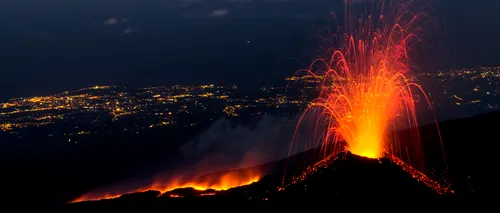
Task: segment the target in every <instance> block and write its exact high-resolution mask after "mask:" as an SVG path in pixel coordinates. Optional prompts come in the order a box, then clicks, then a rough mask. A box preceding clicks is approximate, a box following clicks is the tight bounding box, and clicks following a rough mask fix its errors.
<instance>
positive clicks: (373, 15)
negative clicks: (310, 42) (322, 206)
mask: <svg viewBox="0 0 500 213" xmlns="http://www.w3.org/2000/svg"><path fill="white" fill-rule="evenodd" d="M367 2H369V3H353V2H352V1H351V0H345V2H344V3H345V16H344V26H343V27H342V28H340V29H339V32H338V33H336V34H334V35H329V36H328V38H326V39H325V38H323V39H325V40H328V41H330V42H331V43H332V44H333V45H331V46H330V47H328V48H326V50H327V57H321V58H320V59H316V60H315V61H314V62H313V63H312V64H311V66H310V67H309V68H308V69H306V70H300V71H299V72H302V73H304V72H305V74H306V75H310V76H313V77H315V78H316V79H317V80H318V82H319V85H320V86H319V87H320V93H319V97H318V98H316V99H315V100H313V101H312V102H311V103H310V104H309V107H308V108H307V109H306V111H305V113H304V115H303V116H302V117H303V118H305V117H306V115H310V114H311V113H312V114H314V115H317V116H319V117H318V119H317V121H316V125H317V126H323V127H322V128H324V131H320V133H319V134H321V136H320V138H321V139H320V140H318V141H319V142H318V143H320V145H321V146H322V148H324V149H322V150H323V151H324V152H325V155H329V154H335V153H338V152H340V151H343V150H345V149H347V150H349V151H350V152H352V153H353V154H356V155H360V156H364V157H367V158H379V157H382V156H383V154H384V153H389V154H391V155H394V156H398V157H400V158H401V159H404V160H405V161H407V162H408V163H410V164H412V166H423V164H421V163H422V161H421V160H422V156H423V154H422V150H421V149H422V148H421V143H420V140H419V135H418V129H417V126H418V121H417V116H416V102H419V101H420V100H419V99H422V101H424V102H426V103H427V104H428V106H430V102H429V100H428V98H427V96H426V94H425V92H424V91H423V89H422V88H421V86H420V85H418V84H417V83H415V82H414V81H413V79H414V78H413V76H412V73H411V69H410V62H411V61H410V57H409V54H408V49H409V47H410V46H411V44H412V43H413V42H415V41H419V40H420V38H419V37H418V36H417V34H418V32H419V31H420V30H421V28H420V27H419V26H421V25H422V23H425V21H426V19H427V17H428V16H427V15H426V14H425V13H412V12H410V6H412V2H408V1H406V2H403V3H397V2H396V1H367ZM358 4H371V5H370V6H368V7H369V8H371V9H370V11H369V12H368V13H363V14H364V15H360V16H356V13H354V10H355V8H357V6H360V5H358ZM361 7H363V6H361ZM364 8H367V6H366V5H364ZM299 72H298V73H299ZM298 73H297V74H298ZM300 125H302V122H299V126H300ZM297 128H298V127H297ZM397 128H409V129H413V130H412V135H413V136H415V137H413V136H412V138H414V139H416V140H412V141H399V140H398V139H397V136H396V135H395V133H394V132H395V131H393V130H394V129H397ZM295 134H297V131H296V133H295Z"/></svg>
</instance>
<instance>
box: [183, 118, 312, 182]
mask: <svg viewBox="0 0 500 213" xmlns="http://www.w3.org/2000/svg"><path fill="white" fill-rule="evenodd" d="M297 122H298V116H296V117H292V118H290V117H279V116H271V115H266V116H264V117H262V118H261V119H259V120H258V121H256V122H251V123H250V124H246V125H245V124H235V123H234V122H233V121H231V120H228V119H226V118H222V119H220V120H218V121H216V122H214V123H213V124H212V125H211V126H210V127H209V128H208V129H207V130H206V131H205V132H204V133H202V134H200V135H199V136H197V137H196V138H195V139H193V140H191V141H189V142H187V143H186V144H184V145H183V146H181V147H180V152H181V153H182V154H183V156H185V157H186V158H189V159H196V160H195V161H198V162H199V163H197V164H196V167H197V168H196V169H197V170H198V171H200V170H203V168H209V169H210V170H224V169H233V168H239V167H248V166H254V165H259V164H263V163H267V162H271V161H275V160H279V159H283V158H285V157H287V156H288V155H289V154H295V153H297V152H301V151H305V149H306V148H310V147H303V149H293V150H291V151H292V152H290V153H289V148H290V142H291V141H292V137H293V133H294V131H295V127H296V125H297ZM200 172H209V171H200Z"/></svg>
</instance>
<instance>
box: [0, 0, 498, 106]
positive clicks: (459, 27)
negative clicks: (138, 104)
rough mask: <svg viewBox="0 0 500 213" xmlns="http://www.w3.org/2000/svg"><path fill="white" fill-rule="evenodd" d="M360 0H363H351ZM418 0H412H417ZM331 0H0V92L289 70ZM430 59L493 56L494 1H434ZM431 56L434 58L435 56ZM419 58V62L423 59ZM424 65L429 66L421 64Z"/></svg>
mask: <svg viewBox="0 0 500 213" xmlns="http://www.w3.org/2000/svg"><path fill="white" fill-rule="evenodd" d="M357 1H362V0H357ZM417 1H418V0H417ZM341 5H342V4H339V0H85V1H84V0H71V1H68V0H3V1H0V24H1V25H0V26H1V27H2V29H1V31H0V70H1V71H2V77H1V78H0V99H4V98H9V97H17V96H29V95H44V94H50V93H53V92H60V91H63V90H66V89H76V88H81V87H86V86H89V85H95V84H127V85H131V86H146V85H152V84H169V83H190V82H239V81H242V80H248V79H265V78H281V77H283V76H287V75H291V74H292V73H293V72H294V71H295V70H296V69H297V68H299V67H300V65H298V63H296V62H294V61H293V60H291V58H299V59H301V60H302V61H303V62H304V63H306V64H307V63H309V61H308V60H307V59H308V56H311V52H308V51H306V49H310V48H307V47H308V46H311V45H314V43H312V42H309V40H308V39H307V38H308V36H310V35H312V34H313V32H314V28H313V26H315V25H322V24H324V23H326V22H327V21H328V20H329V14H330V12H331V11H340V10H339V9H342V8H341ZM431 5H433V7H434V9H435V11H436V12H434V15H435V17H436V19H437V20H439V22H440V23H441V26H442V27H440V28H439V29H434V30H433V31H431V32H432V33H433V34H435V35H434V36H433V39H430V40H429V41H427V42H428V44H427V46H428V47H430V48H427V49H426V51H429V54H424V53H422V54H424V55H423V56H420V57H419V58H420V60H422V61H426V64H428V65H429V64H430V65H432V66H429V67H435V68H446V67H463V66H477V65H481V64H500V54H499V53H497V51H498V50H500V41H499V39H498V38H500V28H499V27H498V26H499V25H500V24H499V23H500V13H499V12H498V11H496V10H497V9H498V8H500V2H497V1H493V0H475V1H465V0H433V1H431ZM437 56H439V57H437ZM426 67H427V66H426ZM429 69H431V68H429Z"/></svg>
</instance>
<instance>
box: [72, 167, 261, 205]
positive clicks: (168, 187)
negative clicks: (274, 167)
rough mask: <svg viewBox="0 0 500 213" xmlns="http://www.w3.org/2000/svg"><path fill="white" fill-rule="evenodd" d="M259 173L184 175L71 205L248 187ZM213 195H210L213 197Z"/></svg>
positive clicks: (83, 198)
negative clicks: (155, 193) (139, 195)
mask: <svg viewBox="0 0 500 213" xmlns="http://www.w3.org/2000/svg"><path fill="white" fill-rule="evenodd" d="M260 178H261V173H260V172H259V171H258V170H255V169H242V170H234V171H228V172H219V173H211V174H205V175H196V174H184V175H181V176H177V177H174V178H171V179H166V178H163V179H161V178H160V179H157V180H156V181H154V182H153V183H152V184H150V185H148V186H146V187H140V188H137V189H134V190H131V191H128V192H119V193H109V192H107V193H102V192H94V193H87V194H84V195H83V196H81V197H79V198H77V199H75V200H73V201H72V203H75V202H82V201H92V200H102V199H114V198H118V197H120V196H122V195H124V194H130V193H137V192H146V191H150V190H152V191H159V192H160V194H164V193H166V192H170V191H173V190H175V189H182V188H192V189H194V190H198V191H205V190H209V189H210V190H215V191H223V190H228V189H231V188H235V187H239V186H244V185H249V184H252V183H254V182H257V181H259V179H260ZM213 194H215V193H212V194H211V195H213Z"/></svg>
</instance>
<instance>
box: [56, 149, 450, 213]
mask: <svg viewBox="0 0 500 213" xmlns="http://www.w3.org/2000/svg"><path fill="white" fill-rule="evenodd" d="M306 171H307V172H306V173H304V175H299V176H295V178H294V179H291V180H290V184H288V185H287V186H286V187H281V185H282V182H281V178H280V177H278V176H271V175H270V176H266V177H265V178H263V179H262V180H260V181H259V182H257V183H254V184H251V185H248V186H242V187H238V188H234V189H230V190H227V191H221V192H216V191H213V190H212V191H210V190H207V191H203V192H200V191H196V190H194V189H177V190H175V191H172V192H168V193H165V194H163V195H160V193H159V192H156V191H148V192H144V193H135V194H130V195H124V196H122V197H120V198H116V199H112V200H101V201H88V202H81V203H74V204H68V205H67V206H66V207H67V208H69V209H70V210H76V209H78V210H80V209H85V210H94V209H95V210H100V209H116V208H118V209H121V208H126V209H130V208H140V209H143V208H145V209H149V208H153V209H171V208H180V207H182V208H190V207H191V208H206V207H222V208H223V207H231V208H236V207H239V208H245V207H266V206H287V207H293V206H297V207H300V206H303V205H310V204H311V205H315V204H317V203H318V202H320V203H324V204H328V205H330V204H331V205H335V204H338V205H342V204H343V203H344V202H352V201H353V200H356V201H358V202H386V201H389V200H390V201H391V202H398V203H402V204H412V205H431V206H435V205H438V204H439V205H444V204H446V203H447V202H448V200H447V199H449V197H448V195H439V194H438V193H436V192H435V191H434V190H433V189H432V188H429V187H428V186H427V185H425V184H424V183H423V182H421V181H419V180H417V179H415V178H413V177H412V175H411V174H410V173H408V172H406V171H404V170H403V168H402V167H401V166H399V165H397V164H395V163H393V162H392V161H391V160H390V159H389V158H381V159H368V158H364V157H360V156H356V155H353V154H351V153H340V154H338V155H336V156H331V157H329V158H327V159H325V160H323V161H322V162H320V163H318V164H316V165H315V166H313V167H309V169H308V170H306Z"/></svg>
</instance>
